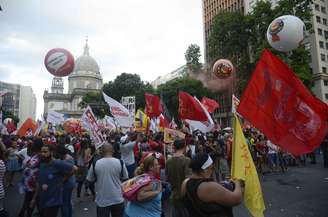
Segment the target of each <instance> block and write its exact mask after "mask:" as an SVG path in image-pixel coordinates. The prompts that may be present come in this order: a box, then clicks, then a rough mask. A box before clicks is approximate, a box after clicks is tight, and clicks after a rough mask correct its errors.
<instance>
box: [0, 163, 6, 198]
mask: <svg viewBox="0 0 328 217" xmlns="http://www.w3.org/2000/svg"><path fill="white" fill-rule="evenodd" d="M5 172H6V166H5V163H4V162H3V160H0V199H3V198H4V197H5V189H4V187H3V179H4V176H5Z"/></svg>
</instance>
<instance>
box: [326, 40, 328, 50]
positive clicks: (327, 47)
mask: <svg viewBox="0 0 328 217" xmlns="http://www.w3.org/2000/svg"><path fill="white" fill-rule="evenodd" d="M326 49H327V50H328V42H326Z"/></svg>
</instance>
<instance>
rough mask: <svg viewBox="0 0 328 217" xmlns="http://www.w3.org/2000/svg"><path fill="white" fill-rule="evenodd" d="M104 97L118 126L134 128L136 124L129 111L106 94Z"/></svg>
mask: <svg viewBox="0 0 328 217" xmlns="http://www.w3.org/2000/svg"><path fill="white" fill-rule="evenodd" d="M103 96H104V100H105V101H106V103H107V104H108V106H109V108H110V112H111V114H112V115H113V117H114V118H115V120H116V122H117V124H118V125H119V126H120V127H127V128H129V127H132V126H133V124H134V119H133V116H132V115H131V114H130V112H129V110H128V109H127V108H125V107H124V106H123V105H122V104H121V103H119V102H117V101H116V100H115V99H113V98H111V97H109V96H107V95H106V94H105V93H104V92H103Z"/></svg>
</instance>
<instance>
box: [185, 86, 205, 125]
mask: <svg viewBox="0 0 328 217" xmlns="http://www.w3.org/2000/svg"><path fill="white" fill-rule="evenodd" d="M179 116H180V119H189V120H195V121H207V120H208V118H207V115H206V113H205V112H204V110H203V108H202V106H201V105H200V103H199V102H197V101H196V100H195V99H194V97H192V96H190V95H189V94H188V93H186V92H183V91H180V92H179Z"/></svg>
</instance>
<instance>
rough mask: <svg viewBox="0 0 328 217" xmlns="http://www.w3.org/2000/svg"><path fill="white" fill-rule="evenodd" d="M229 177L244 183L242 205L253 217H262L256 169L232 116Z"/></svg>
mask: <svg viewBox="0 0 328 217" xmlns="http://www.w3.org/2000/svg"><path fill="white" fill-rule="evenodd" d="M233 132H234V133H233V145H232V161H231V177H232V178H233V179H241V180H243V181H244V182H245V191H244V203H245V206H246V207H247V209H248V210H249V211H250V213H251V214H252V216H254V217H263V216H264V215H263V212H264V210H265V205H264V200H263V195H262V190H261V184H260V181H259V177H258V175H257V172H256V168H255V165H254V162H253V159H252V156H251V153H250V151H249V149H248V145H247V142H246V139H245V136H244V134H243V131H242V129H241V126H240V123H239V119H238V117H237V116H236V114H234V119H233Z"/></svg>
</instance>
